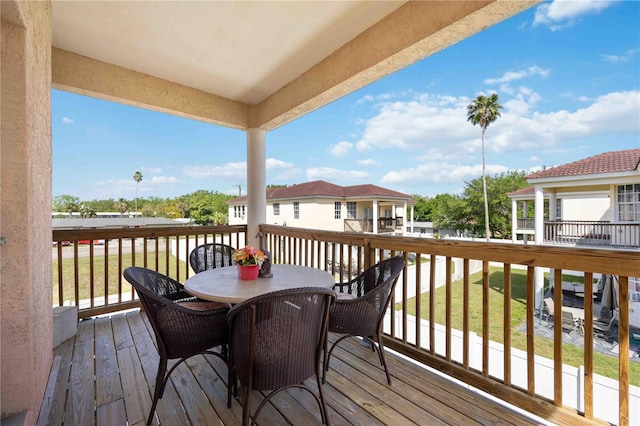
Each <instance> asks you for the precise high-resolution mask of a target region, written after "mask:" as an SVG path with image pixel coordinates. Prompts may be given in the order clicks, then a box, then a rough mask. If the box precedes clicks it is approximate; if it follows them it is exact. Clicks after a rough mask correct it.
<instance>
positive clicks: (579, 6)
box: [533, 0, 614, 31]
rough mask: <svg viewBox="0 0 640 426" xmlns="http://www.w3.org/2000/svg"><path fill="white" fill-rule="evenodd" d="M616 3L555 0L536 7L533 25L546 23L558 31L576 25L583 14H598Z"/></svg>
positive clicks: (595, 0) (607, 1)
mask: <svg viewBox="0 0 640 426" xmlns="http://www.w3.org/2000/svg"><path fill="white" fill-rule="evenodd" d="M613 3H614V0H581V1H570V0H555V1H553V2H551V3H544V4H542V5H540V6H539V7H538V8H537V9H536V14H535V18H534V20H533V26H534V27H535V26H537V25H546V26H548V27H549V29H551V31H558V30H562V29H564V28H568V27H571V26H574V25H576V24H577V23H578V22H579V19H580V17H581V16H583V15H588V14H596V13H599V12H600V11H602V10H604V9H606V8H607V7H609V6H611V5H612V4H613Z"/></svg>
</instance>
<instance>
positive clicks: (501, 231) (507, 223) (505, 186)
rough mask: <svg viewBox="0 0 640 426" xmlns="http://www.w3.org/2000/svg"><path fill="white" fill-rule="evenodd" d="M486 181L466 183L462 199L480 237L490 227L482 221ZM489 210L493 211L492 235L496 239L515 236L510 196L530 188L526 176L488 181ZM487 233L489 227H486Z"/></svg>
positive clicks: (518, 174)
mask: <svg viewBox="0 0 640 426" xmlns="http://www.w3.org/2000/svg"><path fill="white" fill-rule="evenodd" d="M482 185H483V184H482V178H480V177H478V178H476V179H473V180H472V181H470V182H466V186H465V188H464V191H463V195H462V199H463V200H464V202H465V203H466V205H467V208H468V211H469V214H470V217H471V218H473V220H472V222H471V223H470V225H471V230H472V231H473V232H474V233H477V232H478V231H480V229H482V227H483V225H486V224H484V223H483V221H482V219H481V218H482V213H483V210H484V208H483V201H482V198H483V186H482ZM486 185H487V195H488V197H487V198H488V200H489V202H488V208H489V218H490V221H489V235H490V236H491V237H494V238H508V237H510V236H511V231H512V230H511V198H509V196H508V195H507V194H508V193H510V192H513V191H517V190H519V189H523V188H526V187H527V186H529V184H528V183H527V179H526V178H525V173H524V172H522V171H514V172H509V173H501V174H499V175H495V176H487V177H486ZM484 227H485V229H486V226H484Z"/></svg>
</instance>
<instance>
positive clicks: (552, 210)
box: [542, 191, 558, 226]
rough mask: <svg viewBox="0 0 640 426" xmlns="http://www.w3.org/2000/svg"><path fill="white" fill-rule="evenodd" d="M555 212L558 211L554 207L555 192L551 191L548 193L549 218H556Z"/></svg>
mask: <svg viewBox="0 0 640 426" xmlns="http://www.w3.org/2000/svg"><path fill="white" fill-rule="evenodd" d="M556 213H558V211H557V209H556V193H555V192H553V191H551V192H550V193H549V220H556V219H557V218H558V215H557V214H556ZM542 226H544V224H543V225H542Z"/></svg>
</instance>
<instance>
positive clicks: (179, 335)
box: [124, 266, 229, 424]
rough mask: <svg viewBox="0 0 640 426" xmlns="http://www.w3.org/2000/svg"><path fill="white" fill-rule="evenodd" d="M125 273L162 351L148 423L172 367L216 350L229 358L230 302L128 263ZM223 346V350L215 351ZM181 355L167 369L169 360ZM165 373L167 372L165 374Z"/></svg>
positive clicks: (223, 356) (224, 357) (219, 355)
mask: <svg viewBox="0 0 640 426" xmlns="http://www.w3.org/2000/svg"><path fill="white" fill-rule="evenodd" d="M124 277H125V278H126V280H127V281H129V283H131V285H132V286H133V287H134V288H135V290H136V293H138V297H139V298H140V303H141V304H142V307H143V308H144V311H145V312H146V314H147V318H148V319H149V322H150V323H151V326H152V327H153V331H154V333H155V336H156V343H157V346H158V353H159V355H160V362H159V364H158V373H157V375H156V387H155V391H154V394H153V402H152V404H151V411H150V413H149V418H148V419H147V424H151V421H152V420H153V413H154V412H155V408H156V405H157V403H158V400H159V399H160V398H162V395H163V393H164V389H165V386H166V384H167V380H169V376H170V375H171V373H172V372H173V370H174V369H175V368H176V367H177V366H178V365H180V364H181V363H182V362H183V361H185V360H186V359H187V358H190V357H192V356H194V355H198V354H205V353H209V354H213V355H216V356H218V357H220V358H222V359H223V360H224V361H225V362H227V356H226V353H227V351H226V345H227V344H228V342H229V326H228V323H227V312H229V305H226V304H220V303H216V302H206V301H201V300H198V299H196V298H194V297H192V296H191V295H189V294H188V293H187V292H186V291H185V290H184V286H183V285H182V284H180V283H179V282H177V281H175V280H173V279H171V278H169V277H167V276H165V275H162V274H160V273H158V272H156V271H152V270H150V269H146V268H140V267H136V266H133V267H129V268H127V269H125V271H124ZM217 346H222V347H223V349H224V350H222V351H221V352H214V351H213V350H211V349H213V348H215V347H217ZM170 359H179V361H178V362H176V363H175V364H174V365H173V366H172V367H171V368H170V369H169V371H168V372H167V361H168V360H170ZM165 373H166V374H165Z"/></svg>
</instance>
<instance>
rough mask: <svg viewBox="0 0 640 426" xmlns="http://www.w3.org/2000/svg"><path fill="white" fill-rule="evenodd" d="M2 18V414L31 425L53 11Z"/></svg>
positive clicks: (44, 316)
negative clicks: (14, 416) (4, 242)
mask: <svg viewBox="0 0 640 426" xmlns="http://www.w3.org/2000/svg"><path fill="white" fill-rule="evenodd" d="M0 14H1V18H2V19H1V20H0V21H1V24H0V29H1V35H0V41H1V43H2V47H1V49H0V51H1V52H2V53H1V61H0V64H1V70H0V119H1V123H0V182H1V184H0V235H1V236H3V237H5V238H6V239H7V242H6V244H4V245H3V246H2V247H0V282H1V283H2V285H1V286H0V311H1V312H2V321H0V325H1V327H0V330H1V334H0V341H2V345H0V348H1V351H2V352H1V356H0V359H1V361H2V362H0V364H1V366H2V367H1V373H0V377H2V380H1V381H0V384H1V387H0V408H2V413H1V417H2V418H5V417H10V416H13V415H17V414H18V413H22V415H23V417H22V419H16V420H15V421H16V424H25V425H35V424H36V422H37V419H38V414H39V410H40V405H41V403H42V397H43V395H44V391H45V387H46V385H47V380H48V378H49V372H50V370H51V363H52V360H53V347H52V346H53V310H52V307H53V300H52V298H53V295H52V291H51V283H52V269H53V268H52V265H51V262H52V259H51V99H50V93H51V3H50V2H8V1H3V2H0ZM2 423H3V424H4V421H3V422H2Z"/></svg>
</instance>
